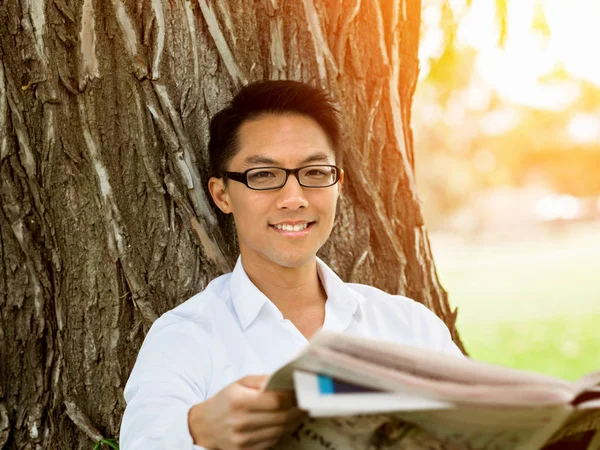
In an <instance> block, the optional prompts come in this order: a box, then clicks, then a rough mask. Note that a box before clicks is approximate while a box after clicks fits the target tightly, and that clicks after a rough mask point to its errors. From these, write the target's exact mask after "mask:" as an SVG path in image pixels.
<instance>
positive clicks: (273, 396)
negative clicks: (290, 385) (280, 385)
mask: <svg viewBox="0 0 600 450" xmlns="http://www.w3.org/2000/svg"><path fill="white" fill-rule="evenodd" d="M295 406H296V395H295V394H294V391H268V392H261V393H260V394H259V395H257V396H256V397H255V398H254V400H253V401H252V403H251V404H250V405H249V409H250V410H252V411H277V410H279V411H283V410H286V409H290V408H293V407H295Z"/></svg>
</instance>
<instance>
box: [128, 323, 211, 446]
mask: <svg viewBox="0 0 600 450" xmlns="http://www.w3.org/2000/svg"><path fill="white" fill-rule="evenodd" d="M197 334H198V333H197V332H196V330H195V329H192V328H191V327H189V326H188V324H186V323H185V322H184V321H181V320H178V319H173V318H165V316H163V317H161V318H160V319H158V320H157V321H156V322H155V323H154V324H153V325H152V327H151V328H150V331H149V332H148V334H147V336H146V339H145V340H144V343H143V345H142V348H141V349H140V352H139V354H138V357H137V360H136V362H135V365H134V367H133V370H132V372H131V375H130V376H129V380H128V381H127V384H126V386H125V391H124V396H125V401H126V402H127V407H126V408H125V413H124V415H123V420H122V422H121V431H120V438H119V445H120V448H121V450H142V449H143V450H163V449H182V450H192V449H193V450H201V449H202V448H201V447H199V446H197V445H194V444H193V439H192V436H191V434H190V430H189V427H188V413H189V410H190V408H191V407H192V406H194V405H195V404H197V403H200V402H202V401H204V400H205V399H206V392H207V386H208V382H209V380H210V373H211V371H212V363H211V358H210V353H209V348H208V346H207V345H206V342H207V340H208V339H201V337H199V336H197ZM202 341H204V342H202ZM203 344H204V345H203Z"/></svg>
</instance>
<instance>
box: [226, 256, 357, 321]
mask: <svg viewBox="0 0 600 450" xmlns="http://www.w3.org/2000/svg"><path fill="white" fill-rule="evenodd" d="M317 271H318V273H319V278H320V279H321V283H323V288H324V289H325V292H326V293H327V304H326V317H325V323H324V324H323V328H324V329H328V330H331V331H342V330H343V329H345V328H346V327H347V326H348V325H349V324H350V321H351V320H352V316H354V315H357V316H359V314H360V303H361V302H360V299H359V295H358V293H357V292H355V291H354V290H352V289H350V288H349V287H348V286H347V285H346V284H345V283H344V282H343V281H342V280H341V278H340V277H338V276H337V274H336V273H335V272H334V271H333V270H331V269H330V268H329V267H327V264H325V263H324V262H323V261H321V259H319V258H317ZM230 290H231V300H232V303H233V308H234V309H235V313H236V314H237V316H238V319H239V321H240V325H241V326H242V329H243V330H246V328H248V327H249V326H250V325H251V324H252V322H254V320H255V319H256V317H257V316H258V314H259V312H260V310H261V309H262V308H263V306H264V305H265V304H272V303H271V301H270V300H269V299H268V298H267V296H266V295H264V294H263V293H262V292H261V291H260V290H259V289H258V288H257V287H256V286H255V285H254V283H252V281H250V278H248V275H247V274H246V271H245V270H244V267H243V265H242V258H241V257H238V260H237V262H236V264H235V268H234V269H233V272H232V274H231V279H230ZM273 306H275V305H273ZM274 309H277V308H275V307H274ZM280 314H281V313H280Z"/></svg>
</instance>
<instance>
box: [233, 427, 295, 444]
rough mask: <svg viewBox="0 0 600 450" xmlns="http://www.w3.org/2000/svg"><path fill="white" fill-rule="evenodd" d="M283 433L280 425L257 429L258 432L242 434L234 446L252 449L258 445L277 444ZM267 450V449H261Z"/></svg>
mask: <svg viewBox="0 0 600 450" xmlns="http://www.w3.org/2000/svg"><path fill="white" fill-rule="evenodd" d="M284 432H285V428H284V427H283V426H281V425H277V426H272V427H266V428H259V429H258V430H253V431H249V432H246V433H243V434H242V435H241V437H240V438H238V440H237V442H236V444H237V445H238V446H240V447H241V448H253V447H254V446H257V445H260V444H263V445H264V444H267V443H270V442H273V443H275V442H277V441H278V440H279V438H281V436H282V435H283V433H284ZM263 448H268V447H266V446H265V447H263Z"/></svg>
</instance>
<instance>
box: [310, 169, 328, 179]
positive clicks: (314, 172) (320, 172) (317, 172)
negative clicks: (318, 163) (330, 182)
mask: <svg viewBox="0 0 600 450" xmlns="http://www.w3.org/2000/svg"><path fill="white" fill-rule="evenodd" d="M330 173H331V171H326V170H324V169H320V168H313V169H310V170H309V171H308V172H306V174H305V175H306V176H308V177H326V176H328V175H329V174H330Z"/></svg>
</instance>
